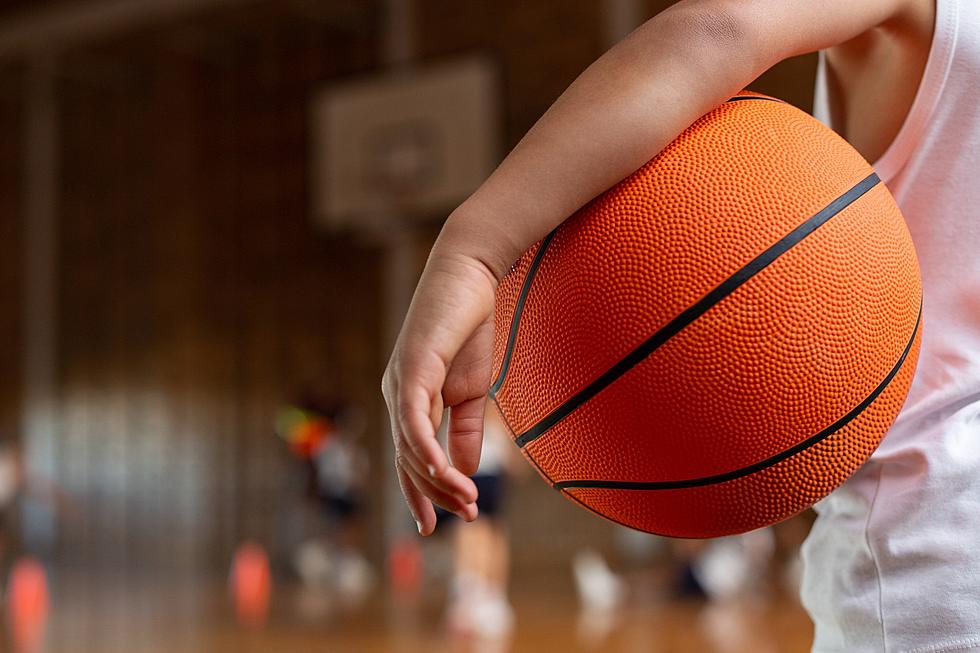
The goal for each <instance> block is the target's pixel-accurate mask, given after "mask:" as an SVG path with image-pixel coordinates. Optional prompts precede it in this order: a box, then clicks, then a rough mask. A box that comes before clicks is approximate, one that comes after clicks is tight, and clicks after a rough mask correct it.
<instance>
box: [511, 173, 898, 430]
mask: <svg viewBox="0 0 980 653" xmlns="http://www.w3.org/2000/svg"><path fill="white" fill-rule="evenodd" d="M879 181H880V180H879V179H878V175H877V174H875V173H871V174H870V175H868V176H867V177H865V178H864V179H863V180H862V181H860V182H858V183H857V184H856V185H855V186H853V187H852V188H851V189H850V190H848V191H847V192H846V193H844V194H843V195H841V196H840V197H838V198H837V199H835V200H834V201H833V202H831V203H830V204H828V205H827V206H826V207H824V208H823V209H822V210H821V211H820V212H818V213H817V214H816V215H814V216H813V217H811V218H809V219H808V220H806V221H805V222H803V224H801V225H799V226H798V227H796V228H795V229H793V231H791V232H789V233H788V234H787V235H785V236H783V237H782V238H781V239H780V240H779V241H777V242H776V243H775V244H773V245H771V246H770V247H769V248H768V249H766V250H765V251H764V252H762V253H761V254H759V255H758V256H756V257H755V258H754V259H752V260H751V261H750V262H749V263H748V264H746V265H745V266H744V267H743V268H742V269H740V270H738V271H737V272H735V274H733V275H732V276H730V277H728V278H727V279H726V280H725V281H723V282H722V283H721V284H720V285H719V286H717V287H716V288H715V289H713V290H711V291H710V292H709V293H708V294H707V295H705V296H704V297H702V298H701V299H699V300H698V301H697V302H695V303H694V304H692V305H691V306H689V307H688V308H687V309H685V310H684V311H683V312H682V313H681V314H680V315H678V316H677V317H675V318H674V319H673V320H671V321H670V322H668V323H667V324H666V325H665V326H664V327H662V328H661V329H660V330H659V331H657V332H656V333H655V334H653V335H652V336H650V338H648V339H647V340H646V341H645V342H643V343H642V344H640V345H639V346H638V347H637V348H636V349H634V350H633V351H631V352H630V353H629V354H627V355H626V356H625V357H624V358H623V359H621V360H620V361H619V362H617V363H616V364H615V365H613V366H612V367H610V368H609V369H608V370H606V371H605V372H603V373H602V374H601V375H600V376H599V377H598V378H596V379H595V380H594V381H592V382H591V383H589V385H587V386H585V388H583V389H582V390H580V391H579V392H578V393H576V394H575V395H574V396H572V397H571V398H570V399H568V400H567V401H565V403H563V404H562V405H560V406H558V408H556V409H554V410H553V411H551V412H550V413H549V414H548V415H546V416H545V417H544V418H542V419H541V421H539V422H538V423H537V424H535V425H534V426H532V427H531V428H530V429H528V430H527V431H525V432H524V433H522V434H521V435H520V436H518V437H517V439H516V440H514V441H515V442H516V443H517V446H519V447H523V446H525V445H527V444H528V443H530V442H533V441H534V440H536V439H538V438H539V437H541V436H542V435H544V434H545V433H547V432H548V430H549V429H551V428H552V427H553V426H555V425H556V424H557V423H558V422H560V421H561V420H563V419H565V418H566V417H567V416H568V415H570V414H571V413H572V412H573V411H575V410H576V409H577V408H578V407H579V406H581V405H582V404H584V403H586V402H587V401H589V400H590V399H592V397H594V396H596V395H597V394H599V393H600V392H601V391H602V390H604V389H605V388H606V387H608V386H609V385H611V384H612V383H613V382H614V381H616V379H618V378H619V377H621V376H623V375H624V374H626V373H627V372H628V371H630V370H631V369H633V367H635V366H636V365H638V364H639V363H641V362H642V361H643V360H645V359H646V358H647V356H649V355H650V354H652V353H653V352H654V351H655V350H656V349H657V348H659V347H660V346H661V345H663V344H664V343H665V342H667V341H668V340H669V339H670V338H672V337H673V336H675V335H677V334H678V333H679V332H680V331H681V330H682V329H683V328H684V327H686V326H687V325H689V324H691V323H692V322H694V320H696V319H697V318H699V317H701V316H702V315H704V314H705V313H706V312H708V310H709V309H710V308H711V307H712V306H714V305H715V304H717V303H718V302H720V301H721V300H723V299H724V298H725V297H727V296H728V295H730V294H732V293H733V292H735V290H737V289H738V288H739V286H741V285H742V284H744V283H745V282H746V281H748V280H749V279H751V278H752V277H754V276H755V275H756V274H758V273H759V272H761V271H762V270H763V269H765V268H766V266H768V265H769V264H770V263H772V262H773V261H775V260H776V259H777V258H779V257H780V256H781V255H783V254H784V253H785V252H787V251H788V250H789V249H791V248H792V247H793V246H795V245H796V244H798V243H799V242H800V241H802V240H803V239H804V238H806V237H807V236H809V235H810V234H811V233H813V232H814V231H816V229H817V228H818V227H820V226H821V225H822V224H824V223H825V222H827V221H828V220H830V219H831V218H832V217H834V216H835V215H837V214H838V213H840V212H841V211H843V210H844V209H846V208H847V207H848V206H850V205H851V204H852V203H854V202H855V201H857V200H858V199H859V198H860V197H861V196H863V195H864V194H865V193H867V192H868V191H869V190H871V189H872V188H874V186H875V185H877V184H878V183H879Z"/></svg>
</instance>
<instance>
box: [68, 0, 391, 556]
mask: <svg viewBox="0 0 980 653" xmlns="http://www.w3.org/2000/svg"><path fill="white" fill-rule="evenodd" d="M257 11H258V13H257V14H256V15H255V16H252V19H251V20H249V17H248V16H243V14H242V13H238V14H235V16H234V18H233V19H231V18H228V19H225V18H224V17H223V16H221V15H215V16H211V17H208V18H207V19H206V21H207V22H206V23H204V24H190V25H182V26H177V27H173V28H172V29H168V30H158V31H156V32H154V33H153V34H142V35H139V37H130V38H128V39H126V40H123V41H119V42H116V43H111V44H107V45H103V46H100V47H98V48H91V49H87V50H85V51H83V52H79V53H76V55H75V56H72V57H70V58H67V59H66V68H65V71H64V82H63V89H62V98H63V109H64V112H63V113H64V120H65V122H64V149H65V153H64V166H63V168H64V169H63V179H64V200H63V206H64V210H63V215H62V226H63V229H62V238H61V242H60V247H61V250H62V253H63V257H62V262H61V264H62V267H61V279H62V284H61V287H62V291H61V298H60V307H61V310H62V319H63V321H62V326H63V331H62V335H61V342H60V346H61V371H60V375H61V383H62V395H63V401H64V406H65V413H64V419H63V420H62V433H60V435H59V437H60V441H61V443H62V446H61V447H60V449H59V453H58V456H59V460H58V461H57V464H58V468H59V469H60V470H61V474H62V478H63V479H64V483H65V485H66V487H67V489H68V490H69V491H70V492H71V493H73V494H74V495H76V496H78V497H80V500H81V505H82V506H83V509H82V510H81V511H79V512H78V513H77V514H76V515H74V516H73V517H72V518H70V519H69V520H68V521H67V522H66V524H65V526H64V528H63V530H62V534H61V535H62V537H61V539H62V542H63V547H62V555H63V559H64V560H65V561H66V562H72V561H76V562H79V563H81V562H85V563H86V564H91V563H92V562H93V561H95V562H101V563H103V564H104V565H105V566H106V567H114V566H131V565H141V566H142V565H147V564H152V565H154V566H161V565H162V566H166V565H168V564H180V565H186V564H191V565H200V566H217V567H221V566H223V565H224V564H225V563H226V562H227V557H228V555H229V553H230V551H231V549H232V548H233V546H234V545H235V544H236V543H237V542H238V541H239V540H240V539H241V538H243V537H254V538H257V539H259V540H260V541H263V542H264V543H266V544H267V545H268V546H270V547H272V548H273V549H276V547H279V546H281V544H282V542H280V539H281V536H280V530H281V529H280V527H281V526H282V523H281V522H282V519H283V517H282V515H283V513H284V512H286V511H288V510H289V507H290V505H291V504H295V503H296V502H298V501H299V500H300V499H299V497H298V496H296V495H294V494H290V492H291V491H292V490H293V489H294V487H293V486H292V485H290V483H289V480H288V478H289V472H290V471H294V469H295V468H294V466H293V465H292V462H291V461H290V460H289V458H288V455H287V454H286V453H285V452H284V450H283V447H282V445H281V443H280V442H279V441H278V440H277V439H276V438H275V437H274V436H273V434H272V423H273V416H274V411H275V409H276V407H277V406H279V405H281V404H282V403H284V402H286V401H290V400H292V399H294V398H295V397H296V395H297V394H298V393H299V392H300V390H301V389H302V388H303V387H304V386H306V385H309V384H311V383H315V384H317V385H318V386H320V387H324V388H326V390H327V391H329V392H334V393H336V394H338V395H344V396H348V397H350V398H351V399H352V400H353V401H355V402H357V403H358V404H360V405H362V406H363V407H364V409H365V412H366V413H367V414H368V415H369V416H371V419H370V420H369V425H368V427H369V433H368V437H367V440H369V441H370V445H369V446H371V447H372V448H373V449H377V444H378V443H379V442H380V439H379V437H378V432H379V425H378V423H377V419H374V418H373V416H374V415H376V414H377V413H378V410H377V408H378V402H379V399H380V398H379V396H378V390H377V388H378V379H379V378H380V373H381V364H382V362H381V355H380V352H379V346H378V342H379V338H380V335H379V333H378V328H379V327H378V325H379V323H380V317H379V314H380V310H381V307H380V304H379V302H380V295H379V286H378V284H379V278H378V275H379V267H380V266H379V252H378V251H377V249H376V248H374V247H372V246H370V245H365V244H362V243H357V242H354V241H353V240H351V239H350V238H349V237H344V236H331V235H325V234H317V233H314V231H313V229H312V227H311V224H310V220H309V212H308V207H307V199H306V198H307V189H306V186H305V184H306V175H305V166H306V143H307V136H306V129H307V121H306V102H307V99H308V96H309V94H310V92H311V91H312V90H313V89H314V88H316V86H317V85H318V84H320V83H322V82H323V81H324V80H326V79H328V78H330V77H332V76H335V75H338V74H342V73H347V72H350V71H354V70H357V69H359V68H363V67H366V66H368V65H370V64H371V63H372V61H371V60H370V59H369V58H367V57H366V56H365V55H366V54H367V53H368V52H369V51H370V50H369V49H368V48H366V47H365V43H364V42H365V41H366V40H370V39H373V36H372V35H371V33H367V34H365V33H353V32H338V31H336V30H334V29H330V28H329V27H324V25H323V24H320V23H317V22H315V21H310V20H308V19H305V18H304V17H297V16H296V15H293V14H290V13H288V12H280V13H277V10H276V9H275V7H274V6H271V5H270V6H262V7H259V9H258V10H257ZM229 21H230V22H229ZM372 24H373V23H372ZM202 30H203V31H207V30H214V33H215V34H217V35H218V36H216V37H215V38H204V39H201V40H199V39H197V37H195V35H198V36H199V35H200V34H201V33H202ZM189 35H190V36H189ZM376 513H377V510H374V511H373V513H372V524H373V526H374V530H375V531H377V524H378V522H379V517H378V516H377V514H376ZM375 539H377V538H375ZM374 553H375V554H376V555H377V554H379V553H380V552H379V551H375V552H374Z"/></svg>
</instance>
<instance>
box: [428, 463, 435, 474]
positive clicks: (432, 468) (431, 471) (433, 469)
mask: <svg viewBox="0 0 980 653" xmlns="http://www.w3.org/2000/svg"><path fill="white" fill-rule="evenodd" d="M426 469H428V470H429V476H435V475H436V466H435V465H429V466H428V467H426Z"/></svg>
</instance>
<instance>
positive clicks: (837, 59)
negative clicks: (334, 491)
mask: <svg viewBox="0 0 980 653" xmlns="http://www.w3.org/2000/svg"><path fill="white" fill-rule="evenodd" d="M816 50H823V53H822V55H821V63H820V71H819V73H820V74H819V80H818V97H817V112H818V115H819V117H821V118H822V119H824V120H826V121H828V122H829V123H830V124H831V125H832V126H833V127H834V128H835V129H836V130H837V131H839V132H840V133H841V134H842V135H843V136H844V137H845V138H847V139H848V140H849V141H850V142H851V143H852V144H853V145H854V146H855V148H857V149H858V151H860V152H861V153H862V154H863V155H864V156H865V158H867V159H868V160H869V161H873V162H875V163H874V165H875V168H876V170H877V172H878V174H879V176H880V177H881V178H882V180H883V181H884V182H885V183H886V184H887V185H888V186H889V188H890V189H891V191H892V193H893V194H894V195H895V197H896V199H897V200H898V203H899V205H900V206H901V208H902V211H903V213H904V214H905V217H906V219H907V221H908V224H909V228H910V230H911V232H912V237H913V240H914V241H915V244H916V247H917V249H918V253H919V257H920V263H921V266H922V274H923V283H924V295H925V303H924V308H923V311H924V314H923V323H924V331H923V339H922V347H921V352H920V357H919V363H918V371H917V373H916V376H915V379H914V382H913V385H912V389H911V392H910V394H909V397H908V400H907V401H906V404H905V407H904V409H903V411H902V413H901V414H900V415H899V417H898V419H897V421H896V423H895V425H894V427H893V428H892V430H891V432H890V433H889V435H888V437H887V438H886V439H885V441H884V443H883V444H882V445H881V447H880V448H879V450H878V451H877V452H876V453H875V455H874V456H873V457H872V458H871V460H870V461H869V462H868V464H867V465H865V466H864V467H863V468H862V469H861V470H860V471H859V472H858V473H856V474H855V475H854V476H853V477H852V478H851V479H850V480H849V481H848V482H846V483H845V484H844V485H843V486H842V487H841V488H840V489H839V490H838V491H837V492H835V493H834V494H832V495H831V496H830V497H829V498H827V499H826V500H824V501H823V502H821V504H819V505H818V506H817V510H818V513H819V517H818V519H817V521H816V524H815V526H814V529H813V531H812V534H811V535H810V537H809V539H808V541H807V543H806V545H805V547H804V562H805V565H804V579H803V595H804V602H805V604H806V606H807V608H808V609H809V611H810V614H811V615H812V616H813V619H814V621H815V623H816V631H815V632H816V634H815V643H814V650H817V651H846V652H848V653H854V652H860V651H908V652H916V653H927V652H938V651H967V650H978V651H980V609H978V606H980V571H978V570H980V546H978V545H977V542H978V539H980V256H978V251H980V219H978V218H977V217H976V215H975V213H974V212H975V210H976V209H975V207H976V206H977V205H978V204H980V184H978V183H977V172H978V167H980V154H978V152H980V122H978V120H977V115H976V114H977V112H978V111H980V102H978V101H977V100H978V93H977V91H978V90H980V81H978V79H980V77H978V72H980V2H977V1H976V0H684V1H682V2H678V3H677V4H676V5H674V6H673V7H671V8H670V9H668V10H667V11H664V12H663V13H661V14H659V15H658V16H656V17H654V18H653V19H651V20H649V21H648V22H646V23H645V24H644V25H642V26H641V27H640V28H638V29H637V30H636V31H634V32H633V33H632V34H631V35H630V36H629V37H627V38H626V39H624V40H623V41H622V42H621V43H619V44H618V45H617V46H616V47H614V48H613V49H611V50H610V51H609V52H607V53H606V54H605V55H603V56H602V57H601V58H599V59H598V60H597V61H596V62H595V63H593V64H592V65H591V66H590V67H589V68H588V69H587V70H586V71H585V72H583V73H582V75H581V76H580V77H579V78H578V79H577V80H576V81H575V82H574V83H573V84H572V85H571V86H570V87H569V88H568V89H567V90H566V91H565V93H564V94H563V95H562V96H561V97H560V98H559V99H558V100H557V101H556V102H555V103H554V105H552V106H551V108H550V109H549V110H548V111H547V112H546V113H545V115H544V116H543V117H542V118H541V119H540V120H539V121H538V123H537V124H536V125H534V127H533V128H532V129H531V130H530V131H529V132H528V133H527V135H526V136H525V137H524V138H523V140H521V142H520V143H519V144H518V145H517V147H515V148H514V150H513V151H512V152H511V153H510V154H509V155H508V156H507V158H506V159H505V160H504V161H503V162H502V163H501V164H500V166H499V167H498V168H497V169H496V171H494V173H493V174H492V175H491V176H490V178H489V179H487V181H486V182H485V183H484V184H483V185H482V186H481V187H480V188H479V189H478V190H477V191H476V192H475V193H474V194H473V195H472V196H471V197H470V198H468V199H467V200H466V201H465V202H464V203H463V204H462V205H460V206H459V207H458V208H457V209H456V210H455V211H454V212H453V213H452V215H450V216H449V218H448V220H447V221H446V224H445V226H444V227H443V230H442V233H441V234H440V236H439V239H438V241H437V242H436V244H435V246H434V248H433V250H432V254H431V256H430V257H429V260H428V263H427V265H426V268H425V271H424V273H423V275H422V278H421V280H420V282H419V286H418V288H417V290H416V293H415V297H414V300H413V302H412V306H411V309H410V310H409V313H408V316H407V317H406V319H405V323H404V326H403V328H402V331H401V334H400V336H399V338H398V341H397V343H396V345H395V349H394V352H393V353H392V356H391V360H390V362H389V364H388V368H387V371H386V373H385V380H384V392H385V397H386V399H387V402H388V407H389V411H390V413H391V415H392V433H393V437H394V440H395V447H396V467H397V473H398V477H399V480H400V482H401V486H402V490H403V492H404V494H405V499H406V501H407V502H408V506H409V508H410V509H411V511H412V513H413V515H414V516H415V519H416V520H417V522H418V527H419V531H420V532H421V533H422V534H423V535H428V534H429V533H431V532H432V529H433V527H434V526H435V515H434V513H433V510H432V505H431V502H432V501H435V502H436V503H438V504H440V505H442V506H444V507H446V508H448V509H450V510H452V511H454V512H456V513H457V514H459V515H460V516H462V517H463V518H465V519H467V520H472V519H474V518H475V517H476V513H477V509H476V505H475V503H474V501H475V500H476V495H477V491H476V487H475V486H474V485H473V482H472V481H471V480H470V479H469V478H468V475H470V474H473V473H474V472H475V471H476V469H477V464H478V459H479V454H480V439H481V433H482V428H483V411H484V401H485V399H484V398H485V396H486V393H487V388H488V385H489V382H490V366H491V359H492V356H491V347H492V337H493V301H494V290H495V288H496V285H497V282H498V281H499V280H500V279H501V278H502V277H503V275H505V274H506V273H507V271H508V269H509V268H510V266H511V264H512V263H513V262H514V261H515V260H516V259H517V258H518V257H519V255H520V254H521V253H522V252H524V250H525V249H527V248H528V247H529V246H530V245H531V244H533V243H534V242H536V241H537V240H539V239H540V238H542V237H543V236H544V235H545V234H547V233H548V232H549V231H550V230H552V229H553V228H554V227H555V226H556V225H558V224H559V223H561V222H562V221H563V220H564V219H565V218H566V217H568V216H570V215H571V214H572V213H573V212H575V211H576V210H577V209H578V208H579V207H581V206H582V205H583V204H585V203H586V202H587V201H589V200H591V199H592V198H593V197H595V196H596V195H598V194H600V193H601V192H603V191H604V190H606V189H607V188H609V187H610V186H612V185H613V184H615V183H616V182H618V181H620V180H621V179H623V178H624V177H626V176H627V175H629V174H630V173H632V172H633V171H634V170H636V169H637V168H639V167H640V166H641V165H642V164H644V163H645V162H647V161H648V160H649V159H651V158H652V157H653V156H655V155H656V154H657V153H658V152H659V151H660V150H661V149H662V148H663V147H664V146H665V145H667V144H668V143H669V142H670V141H671V140H673V139H674V138H675V137H676V136H677V135H678V134H680V133H681V132H682V131H683V130H684V129H685V128H686V127H687V126H688V125H690V124H691V123H693V122H694V121H695V120H696V119H697V118H698V117H700V116H701V115H703V114H705V113H706V112H708V111H709V110H711V109H712V108H714V107H715V106H717V105H719V104H720V103H721V102H723V101H725V100H726V99H727V98H729V97H731V96H732V95H735V94H736V93H737V92H738V91H739V90H740V89H741V88H743V87H745V86H747V85H748V84H749V83H750V82H751V81H752V80H753V79H754V78H755V77H757V76H758V75H759V74H760V73H762V72H763V71H765V70H766V69H767V68H769V67H770V66H772V65H773V64H775V63H776V62H778V61H780V60H782V59H784V58H787V57H791V56H794V55H797V54H801V53H805V52H812V51H816ZM444 406H447V407H449V408H450V418H449V419H450V424H449V443H448V449H449V457H448V458H447V456H446V454H445V452H444V451H443V449H442V448H441V447H440V446H439V444H438V442H437V441H436V438H435V432H436V429H437V427H438V423H439V421H440V419H441V416H442V412H443V408H444Z"/></svg>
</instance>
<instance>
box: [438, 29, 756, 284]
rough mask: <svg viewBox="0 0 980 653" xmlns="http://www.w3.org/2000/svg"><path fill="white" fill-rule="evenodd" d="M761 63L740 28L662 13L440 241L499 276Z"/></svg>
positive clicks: (591, 76) (458, 214) (601, 64)
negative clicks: (552, 230) (524, 252)
mask: <svg viewBox="0 0 980 653" xmlns="http://www.w3.org/2000/svg"><path fill="white" fill-rule="evenodd" d="M762 65H764V62H762V61H761V59H760V57H758V56H757V55H755V53H754V50H753V49H752V48H751V47H748V44H747V43H745V41H744V36H743V35H742V34H740V33H739V31H738V28H737V26H736V25H731V24H726V23H724V22H722V23H718V24H711V23H710V22H705V20H704V15H703V14H702V15H697V14H695V13H694V12H691V11H686V12H684V11H680V12H671V11H667V12H665V13H663V14H660V15H659V16H657V17H655V18H654V19H652V20H651V21H649V22H648V23H646V24H645V25H643V26H642V27H640V28H639V29H638V30H637V31H636V32H634V33H633V34H632V35H631V36H630V37H629V38H627V39H626V40H624V41H623V42H621V43H620V44H618V45H617V46H616V47H615V48H613V49H612V50H610V51H609V52H608V53H606V54H605V55H604V56H602V57H601V58H600V59H598V60H597V61H596V62H595V63H593V64H592V65H591V66H590V67H589V68H588V69H587V70H586V71H585V72H583V73H582V75H581V76H579V78H578V79H577V80H575V82H574V83H573V84H572V85H571V86H570V87H569V88H568V89H567V90H566V91H565V93H564V94H563V95H562V96H561V97H560V98H559V99H558V100H557V101H556V102H555V103H554V105H552V107H551V108H550V109H549V110H548V111H547V112H546V113H545V114H544V115H543V116H542V117H541V119H540V120H539V121H538V122H537V124H535V125H534V127H533V128H532V129H531V130H530V131H529V132H528V133H527V135H526V136H525V137H524V138H523V139H522V140H521V142H520V143H519V144H518V145H517V147H516V148H514V150H513V151H512V152H511V153H510V154H509V155H508V156H507V158H506V159H505V160H504V161H503V162H502V163H501V164H500V166H499V167H498V168H497V170H496V171H495V172H494V173H493V175H491V177H490V178H489V179H488V180H487V181H486V182H485V183H484V184H483V185H482V186H481V187H480V188H479V190H477V191H476V192H475V193H474V194H473V195H472V196H471V197H470V198H469V199H468V200H467V201H466V202H464V203H463V204H462V205H461V206H460V207H459V209H457V211H455V212H454V214H453V216H452V217H451V218H450V220H449V222H448V224H447V226H446V229H445V230H444V234H443V236H442V237H441V238H440V240H441V241H443V242H442V243H440V245H445V246H449V247H451V248H452V249H453V250H454V251H456V252H467V253H469V254H470V255H471V256H473V257H474V258H477V259H479V260H481V261H483V262H484V263H485V264H486V265H487V267H488V268H489V269H490V270H491V271H492V272H493V273H494V274H495V275H496V276H497V277H498V278H499V276H500V275H502V274H503V273H504V272H506V270H507V269H508V267H509V266H510V264H511V263H512V262H513V261H514V260H516V259H517V257H518V256H519V255H520V254H521V253H522V252H523V251H524V250H525V249H527V247H529V246H530V245H531V244H532V243H534V242H535V241H536V240H538V239H540V238H541V237H543V236H544V235H545V234H546V233H547V232H548V231H550V230H551V229H553V228H554V227H555V226H557V225H558V224H559V223H561V222H562V221H563V220H564V219H566V218H567V217H568V216H569V215H571V214H572V213H574V212H575V211H576V210H577V209H578V208H579V207H581V206H582V205H583V204H585V203H586V202H588V201H589V200H591V199H592V198H593V197H595V196H596V195H598V194H600V193H601V192H603V191H604V190H606V189H607V188H609V187H610V186H612V185H614V184H615V183H617V182H618V181H620V180H621V179H623V178H624V177H626V176H627V175H629V174H630V173H632V172H633V171H635V170H636V169H637V168H639V167H640V166H641V165H643V164H644V163H646V162H647V161H648V160H649V159H651V158H652V157H653V156H655V155H656V154H657V153H658V152H659V151H660V150H662V149H663V148H664V147H665V146H666V145H667V144H668V143H670V142H671V141H672V140H673V139H674V138H675V137H676V136H677V135H678V134H680V133H681V132H682V131H683V130H684V129H685V128H687V127H688V126H689V125H690V124H691V123H692V122H694V121H695V120H696V119H697V118H699V117H700V116H701V115H703V114H704V113H706V112H707V111H709V110H710V109H712V108H713V107H715V106H716V105H718V104H719V103H721V102H723V101H724V100H725V99H726V98H727V97H729V96H730V95H731V94H733V93H735V92H737V91H738V90H739V89H740V88H742V86H743V85H744V84H747V83H748V82H749V81H751V80H752V79H753V78H754V77H755V76H756V75H757V74H758V72H760V71H759V70H758V69H759V67H760V66H762Z"/></svg>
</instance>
